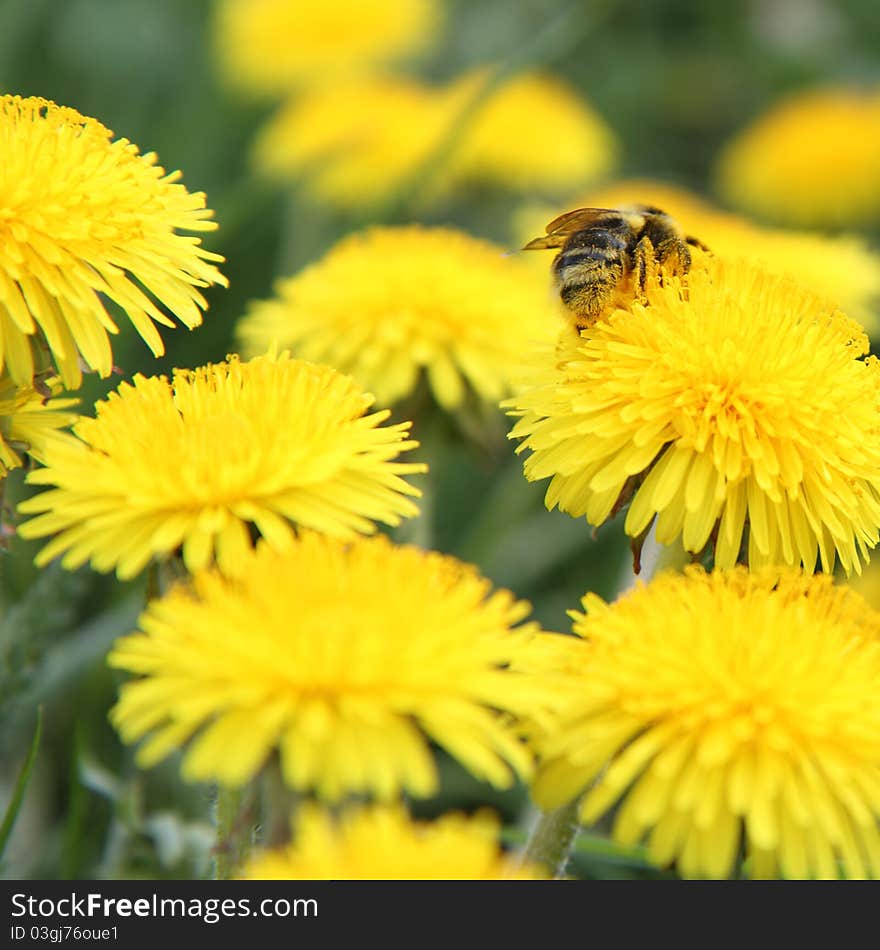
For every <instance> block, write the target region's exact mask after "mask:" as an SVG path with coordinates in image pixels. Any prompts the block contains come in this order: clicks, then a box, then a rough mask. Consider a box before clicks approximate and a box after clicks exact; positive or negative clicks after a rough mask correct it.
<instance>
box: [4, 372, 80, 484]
mask: <svg viewBox="0 0 880 950" xmlns="http://www.w3.org/2000/svg"><path fill="white" fill-rule="evenodd" d="M61 392H62V386H61V381H60V380H58V379H50V380H49V381H48V382H46V383H43V384H42V385H41V391H38V390H37V389H36V388H35V387H34V386H32V385H27V386H19V385H16V383H15V382H14V381H13V380H12V379H10V378H9V377H8V376H7V375H5V374H4V375H3V377H2V379H0V478H2V477H4V476H5V475H6V474H7V473H8V472H9V470H10V469H13V468H19V467H20V466H21V465H23V464H24V456H25V455H29V456H30V457H31V458H33V459H36V460H37V461H42V460H43V459H44V457H45V456H44V454H43V452H44V449H45V447H46V445H47V444H48V443H50V442H54V441H56V440H58V439H64V438H65V436H64V434H63V433H61V431H60V430H61V429H66V428H68V427H69V426H72V425H73V424H74V423H75V422H76V421H77V420H78V419H79V418H80V417H79V415H78V414H77V413H76V412H70V411H68V410H70V409H72V407H73V406H75V405H76V404H77V403H78V402H79V400H78V399H65V398H58V394H59V393H61Z"/></svg>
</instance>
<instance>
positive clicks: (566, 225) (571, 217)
mask: <svg viewBox="0 0 880 950" xmlns="http://www.w3.org/2000/svg"><path fill="white" fill-rule="evenodd" d="M609 214H613V215H619V214H620V212H619V211H615V210H614V209H613V208H576V209H575V210H574V211H566V212H565V214H561V215H559V217H558V218H554V219H553V220H552V221H551V222H550V223H549V224H548V225H547V227H546V228H545V230H546V232H547V234H548V235H551V234H574V233H575V231H582V230H583V229H584V228H588V227H590V226H591V225H593V224H596V223H597V222H599V221H601V220H602V219H603V218H604V217H606V216H607V215H609Z"/></svg>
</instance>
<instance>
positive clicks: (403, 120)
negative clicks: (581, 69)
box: [254, 71, 616, 208]
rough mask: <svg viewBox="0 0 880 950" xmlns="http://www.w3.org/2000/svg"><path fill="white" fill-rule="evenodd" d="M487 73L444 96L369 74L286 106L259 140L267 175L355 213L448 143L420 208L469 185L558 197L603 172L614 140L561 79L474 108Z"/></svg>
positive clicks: (495, 96) (531, 81)
mask: <svg viewBox="0 0 880 950" xmlns="http://www.w3.org/2000/svg"><path fill="white" fill-rule="evenodd" d="M487 79H488V75H487V74H486V73H485V72H483V71H479V72H473V73H469V74H467V75H465V76H464V77H462V78H461V79H459V80H457V81H455V82H453V83H450V84H449V85H448V86H445V87H430V86H425V85H423V84H421V83H419V82H417V81H416V80H412V79H401V78H392V77H385V78H382V77H375V78H372V79H364V80H359V81H357V82H350V83H347V82H343V83H337V84H334V85H329V86H322V87H318V88H316V89H314V90H311V91H309V92H306V93H304V94H303V95H301V96H299V97H297V98H295V99H293V100H291V101H290V102H289V103H288V104H287V105H286V106H285V107H283V108H282V109H281V110H280V111H279V113H278V114H277V115H276V116H275V118H273V119H272V120H270V122H269V123H268V124H267V125H266V127H265V128H264V129H263V131H262V133H261V135H260V136H259V137H258V139H257V142H256V144H255V148H254V162H255V165H256V167H257V168H258V169H259V170H260V171H261V172H263V173H264V174H266V175H268V176H270V177H274V178H279V179H281V180H285V179H298V178H302V179H303V180H304V181H305V182H306V183H307V184H308V187H309V189H310V190H311V191H312V192H313V193H315V194H316V195H317V196H318V197H320V198H321V199H323V200H324V201H328V202H330V203H332V204H336V205H339V206H341V207H346V208H348V207H356V208H357V207H363V206H369V205H371V204H375V203H377V202H380V201H382V200H385V199H387V198H388V197H389V196H390V195H392V194H393V193H394V191H395V190H396V189H398V188H400V187H401V186H402V184H404V183H405V182H407V181H408V180H410V179H412V178H413V176H415V175H416V174H417V173H418V172H419V171H420V170H421V169H422V168H423V167H425V166H426V164H427V163H429V161H430V160H431V159H432V157H433V156H435V155H436V154H437V153H438V151H439V150H441V148H442V147H443V146H444V144H448V145H449V146H450V154H449V155H448V156H446V161H445V162H441V163H440V165H439V167H437V168H436V169H432V177H431V180H430V181H425V182H424V184H423V186H422V187H423V189H424V191H423V193H422V194H421V195H420V199H421V200H422V201H424V202H425V203H430V202H431V201H434V200H436V199H437V198H438V197H440V196H443V195H446V194H448V193H449V192H450V191H452V190H454V189H455V188H459V187H462V186H464V185H467V184H473V183H476V184H485V183H488V184H495V185H499V186H501V187H504V188H510V189H513V190H517V189H518V190H534V189H539V190H544V191H550V192H557V193H558V192H560V191H564V190H566V189H571V188H574V187H577V186H579V185H583V184H585V183H587V182H589V181H591V180H594V179H596V178H598V177H600V176H602V175H604V174H605V173H606V172H607V171H608V170H609V169H610V167H611V166H612V164H613V162H614V159H615V154H616V144H615V140H614V137H613V135H612V133H611V132H610V131H609V129H608V128H607V126H606V125H605V123H604V122H603V121H602V119H601V118H599V116H598V115H597V114H596V113H595V112H594V111H593V110H592V109H591V108H590V106H589V105H588V104H587V103H586V102H585V101H583V100H582V99H581V98H579V97H578V96H577V95H576V94H575V92H574V91H573V90H571V89H570V88H568V87H567V86H566V85H565V84H564V83H563V82H562V81H561V80H559V79H553V78H550V77H546V76H540V75H532V74H524V75H520V76H517V77H514V78H512V79H510V80H508V81H507V82H504V83H502V84H501V85H500V86H499V87H498V88H497V89H495V90H494V91H492V92H491V93H490V94H489V96H488V98H487V100H486V101H485V102H482V103H481V104H480V105H479V106H478V107H476V108H475V109H474V110H473V112H471V110H470V106H471V104H472V103H474V102H476V101H477V98H478V96H479V95H480V91H481V87H482V86H483V84H484V83H485V82H486V81H487Z"/></svg>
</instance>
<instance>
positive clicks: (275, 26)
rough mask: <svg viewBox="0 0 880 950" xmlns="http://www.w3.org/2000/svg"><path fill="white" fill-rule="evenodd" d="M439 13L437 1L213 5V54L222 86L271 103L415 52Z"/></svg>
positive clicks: (432, 31) (228, 1)
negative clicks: (276, 97) (330, 78)
mask: <svg viewBox="0 0 880 950" xmlns="http://www.w3.org/2000/svg"><path fill="white" fill-rule="evenodd" d="M441 12H442V8H441V5H440V3H439V2H438V0H337V2H336V3H333V4H328V3H323V2H321V0H295V2H292V0H220V3H219V4H218V9H217V19H216V35H217V48H218V53H219V56H220V60H221V63H222V66H223V68H224V71H225V73H226V74H227V75H228V77H229V79H230V81H232V82H234V83H235V84H236V85H237V86H239V87H241V88H242V89H246V90H249V91H251V92H254V93H256V94H260V95H266V94H268V95H275V94H281V93H284V92H287V91H289V90H291V89H296V88H297V87H300V86H302V85H314V84H320V83H321V82H322V81H324V80H325V78H326V77H327V76H335V77H338V76H341V75H345V74H347V73H348V74H360V73H363V72H365V71H369V70H373V69H376V68H379V67H382V66H385V65H388V64H390V63H391V62H393V61H395V60H398V59H401V58H402V57H405V56H412V55H414V54H416V53H418V52H421V51H422V50H423V49H425V48H427V47H428V46H429V45H430V44H431V42H432V41H433V39H434V38H435V36H436V35H437V32H438V28H439V25H440V20H441Z"/></svg>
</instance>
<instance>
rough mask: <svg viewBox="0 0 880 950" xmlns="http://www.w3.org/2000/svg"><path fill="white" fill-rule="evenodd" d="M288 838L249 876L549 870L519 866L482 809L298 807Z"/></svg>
mask: <svg viewBox="0 0 880 950" xmlns="http://www.w3.org/2000/svg"><path fill="white" fill-rule="evenodd" d="M292 824H293V836H294V841H293V843H291V844H290V845H288V846H287V847H286V848H279V849H276V850H275V851H270V852H266V853H264V854H262V855H258V856H257V857H255V858H253V859H252V860H251V861H250V862H249V863H248V865H247V866H246V867H245V868H244V869H243V872H242V877H243V878H245V879H249V880H273V881H285V880H306V881H308V880H314V881H325V880H337V881H339V880H370V881H376V880H381V881H424V880H437V881H444V880H462V881H478V880H483V881H492V880H510V879H518V880H534V879H540V878H544V877H546V876H547V875H546V874H545V873H542V872H541V869H540V868H539V867H538V866H537V865H526V866H521V865H519V864H518V863H515V862H514V860H513V859H512V858H510V857H509V856H507V855H505V854H504V852H503V851H502V850H501V848H500V846H499V842H498V837H499V826H498V821H497V819H495V818H494V817H493V816H491V815H490V814H489V813H487V812H479V813H477V814H476V815H474V816H472V817H471V816H467V815H462V814H458V813H452V814H447V815H443V816H442V817H440V818H436V819H434V820H433V821H417V820H414V819H413V818H411V817H410V816H409V815H407V814H406V812H405V811H404V810H403V809H402V808H400V807H388V806H385V807H382V806H373V807H371V808H358V809H350V810H349V811H346V812H343V814H342V815H341V817H340V818H339V819H336V820H334V819H333V818H332V817H331V816H330V815H329V814H328V813H327V812H326V811H323V810H321V809H320V808H318V807H316V806H314V805H306V806H305V807H303V808H302V809H300V810H299V812H298V813H297V816H296V818H295V820H294V821H293V823H292Z"/></svg>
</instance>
